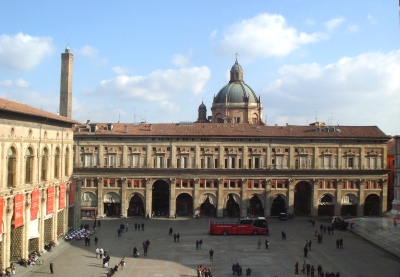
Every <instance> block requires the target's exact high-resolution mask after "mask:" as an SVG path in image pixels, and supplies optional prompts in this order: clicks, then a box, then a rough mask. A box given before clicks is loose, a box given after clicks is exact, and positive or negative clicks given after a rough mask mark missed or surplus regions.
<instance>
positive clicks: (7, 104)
mask: <svg viewBox="0 0 400 277" xmlns="http://www.w3.org/2000/svg"><path fill="white" fill-rule="evenodd" d="M1 110H5V111H8V112H13V113H20V114H26V115H33V116H38V117H43V118H49V119H54V120H58V121H62V122H69V123H77V122H76V121H75V120H72V119H69V118H66V117H64V116H61V115H57V114H54V113H50V112H47V111H43V110H40V109H37V108H34V107H32V106H29V105H26V104H22V103H18V102H14V101H10V100H8V99H4V98H0V111H1Z"/></svg>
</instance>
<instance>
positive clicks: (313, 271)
mask: <svg viewBox="0 0 400 277" xmlns="http://www.w3.org/2000/svg"><path fill="white" fill-rule="evenodd" d="M314 274H315V268H314V266H313V265H312V266H311V275H310V276H311V277H314Z"/></svg>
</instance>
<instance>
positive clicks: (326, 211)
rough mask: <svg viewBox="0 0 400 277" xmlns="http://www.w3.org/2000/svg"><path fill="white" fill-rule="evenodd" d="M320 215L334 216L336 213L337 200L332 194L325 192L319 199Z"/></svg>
mask: <svg viewBox="0 0 400 277" xmlns="http://www.w3.org/2000/svg"><path fill="white" fill-rule="evenodd" d="M318 202H319V203H318V215H329V216H332V215H334V213H335V200H334V198H333V197H332V195H329V194H325V195H323V196H322V197H321V199H320V200H319V201H318Z"/></svg>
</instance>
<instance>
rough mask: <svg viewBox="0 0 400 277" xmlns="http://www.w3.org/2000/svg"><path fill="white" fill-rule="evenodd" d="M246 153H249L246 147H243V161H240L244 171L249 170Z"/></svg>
mask: <svg viewBox="0 0 400 277" xmlns="http://www.w3.org/2000/svg"><path fill="white" fill-rule="evenodd" d="M248 153H249V150H248V148H247V146H246V145H243V161H242V163H243V168H244V169H247V168H249V161H248V159H249V155H248Z"/></svg>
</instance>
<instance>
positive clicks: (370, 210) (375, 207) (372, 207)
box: [364, 194, 381, 215]
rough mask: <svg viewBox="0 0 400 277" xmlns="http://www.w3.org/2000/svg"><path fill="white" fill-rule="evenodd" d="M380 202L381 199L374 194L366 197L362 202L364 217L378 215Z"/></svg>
mask: <svg viewBox="0 0 400 277" xmlns="http://www.w3.org/2000/svg"><path fill="white" fill-rule="evenodd" d="M380 200H381V198H380V197H379V196H378V195H376V194H370V195H368V196H367V197H366V198H365V202H364V215H379V214H380V208H379V207H380Z"/></svg>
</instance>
